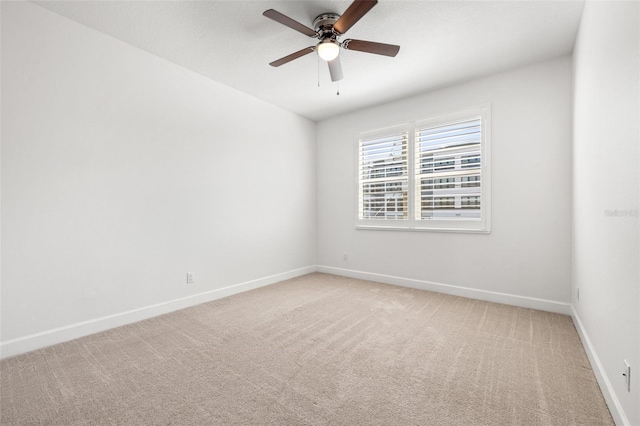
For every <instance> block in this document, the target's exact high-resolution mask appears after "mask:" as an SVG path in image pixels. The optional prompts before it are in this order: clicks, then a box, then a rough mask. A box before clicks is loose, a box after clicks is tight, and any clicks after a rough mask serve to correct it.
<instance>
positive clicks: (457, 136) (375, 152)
mask: <svg viewBox="0 0 640 426" xmlns="http://www.w3.org/2000/svg"><path fill="white" fill-rule="evenodd" d="M489 143H490V140H489V105H484V106H481V107H477V108H470V109H468V110H465V111H460V112H457V113H454V114H448V115H444V116H439V117H434V118H430V119H427V120H421V121H417V122H413V123H407V124H403V125H400V126H394V127H392V128H387V129H382V130H378V131H372V132H365V133H361V134H360V135H359V138H358V217H357V220H356V226H357V227H358V228H371V229H376V228H379V229H409V230H441V231H467V232H489V229H490V228H489V225H490V221H489V214H490V209H489V207H490V171H489Z"/></svg>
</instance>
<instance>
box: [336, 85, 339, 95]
mask: <svg viewBox="0 0 640 426" xmlns="http://www.w3.org/2000/svg"><path fill="white" fill-rule="evenodd" d="M336 84H337V85H338V91H337V92H336V96H340V82H337V83H336Z"/></svg>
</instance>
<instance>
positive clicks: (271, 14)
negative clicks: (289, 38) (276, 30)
mask: <svg viewBox="0 0 640 426" xmlns="http://www.w3.org/2000/svg"><path fill="white" fill-rule="evenodd" d="M263 15H264V16H266V17H267V18H271V19H273V20H274V21H276V22H279V23H281V24H282V25H286V26H287V27H289V28H291V29H294V30H296V31H298V32H301V33H302V34H304V35H307V36H309V37H317V36H318V33H316V32H315V31H314V30H312V29H311V28H309V27H307V26H306V25H302V24H301V23H300V22H298V21H295V20H293V19H291V18H289V17H288V16H286V15H283V14H282V13H280V12H278V11H277V10H273V9H269V10H265V11H264V13H263Z"/></svg>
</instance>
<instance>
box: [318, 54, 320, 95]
mask: <svg viewBox="0 0 640 426" xmlns="http://www.w3.org/2000/svg"><path fill="white" fill-rule="evenodd" d="M318 87H320V56H318Z"/></svg>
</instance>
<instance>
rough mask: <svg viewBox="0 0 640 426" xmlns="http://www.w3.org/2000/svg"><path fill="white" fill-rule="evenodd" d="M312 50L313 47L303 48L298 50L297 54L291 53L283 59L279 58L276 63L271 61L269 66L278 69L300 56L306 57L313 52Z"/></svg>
mask: <svg viewBox="0 0 640 426" xmlns="http://www.w3.org/2000/svg"><path fill="white" fill-rule="evenodd" d="M314 50H316V48H315V46H309V47H305V48H304V49H302V50H298V51H297V52H295V53H292V54H291V55H287V56H285V57H284V58H280V59H278V60H277V61H273V62H271V63H270V64H269V65H271V66H272V67H279V66H280V65H284V64H286V63H287V62H291V61H293V60H294V59H298V58H299V57H301V56H304V55H307V54H309V53H311V52H313V51H314Z"/></svg>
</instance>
